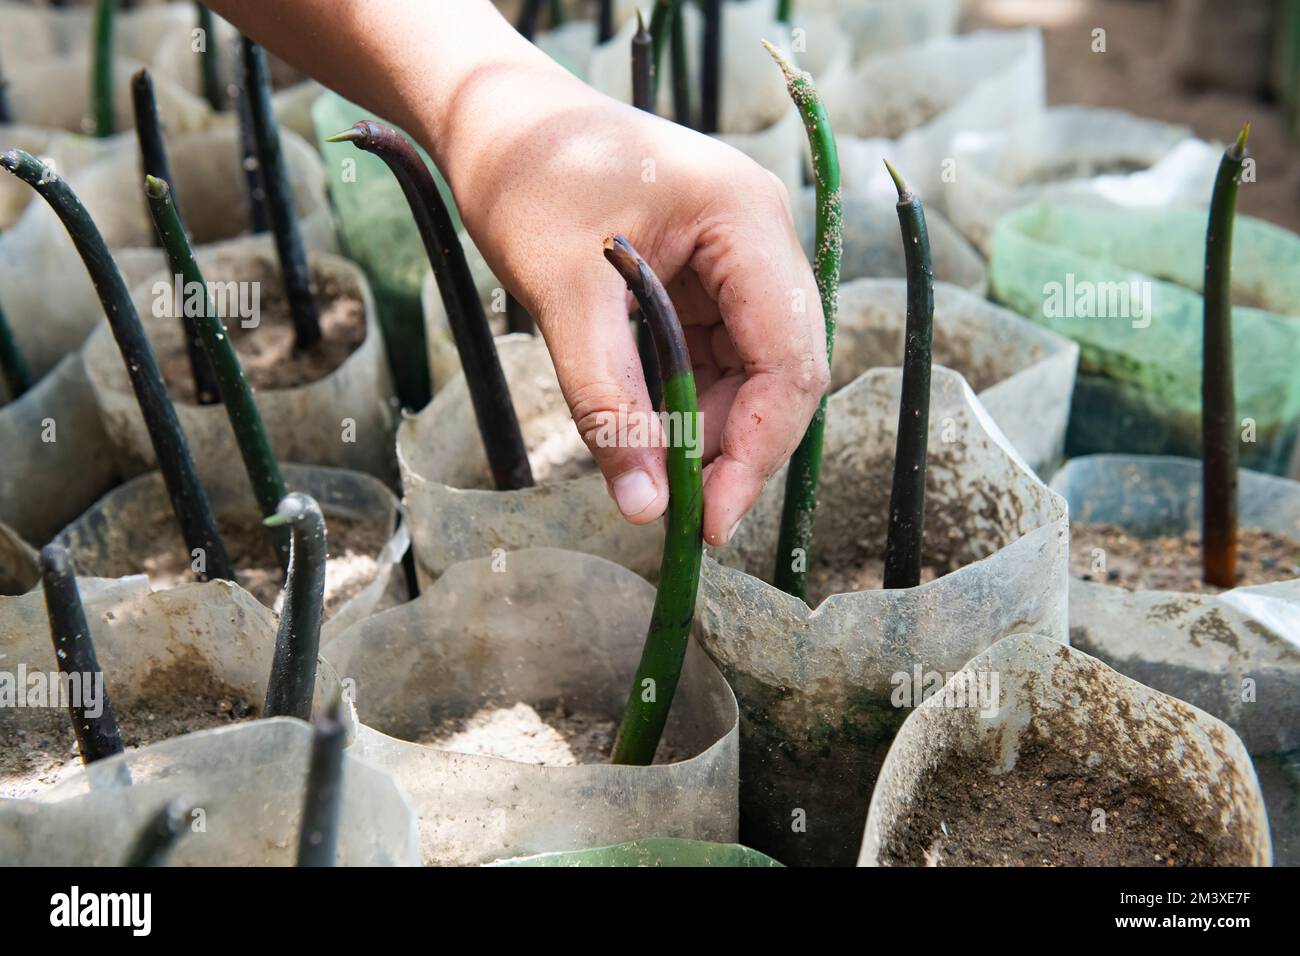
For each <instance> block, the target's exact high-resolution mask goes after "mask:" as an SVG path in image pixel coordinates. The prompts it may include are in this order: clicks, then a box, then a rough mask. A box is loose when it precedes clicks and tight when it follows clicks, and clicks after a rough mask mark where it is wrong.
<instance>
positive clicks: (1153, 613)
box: [1052, 455, 1300, 866]
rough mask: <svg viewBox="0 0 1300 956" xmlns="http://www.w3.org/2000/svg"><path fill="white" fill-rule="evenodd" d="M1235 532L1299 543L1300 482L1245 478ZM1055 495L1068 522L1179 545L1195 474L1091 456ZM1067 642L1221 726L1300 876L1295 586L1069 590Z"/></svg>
mask: <svg viewBox="0 0 1300 956" xmlns="http://www.w3.org/2000/svg"><path fill="white" fill-rule="evenodd" d="M1239 481H1240V494H1239V509H1240V511H1239V515H1238V524H1239V526H1240V527H1241V528H1261V529H1263V530H1266V531H1272V532H1274V533H1276V534H1281V535H1285V536H1287V537H1290V538H1292V539H1294V540H1300V483H1297V482H1294V481H1290V480H1288V479H1286V478H1278V477H1276V476H1274V475H1264V474H1260V473H1259V472H1254V471H1245V470H1243V471H1242V472H1241V473H1240V476H1239ZM1052 487H1053V488H1054V489H1055V490H1056V491H1058V492H1059V493H1060V494H1061V495H1062V496H1064V497H1065V499H1066V501H1068V502H1069V505H1070V514H1071V516H1072V518H1073V519H1074V521H1076V522H1087V523H1098V524H1117V525H1120V526H1122V527H1124V528H1125V529H1127V530H1129V531H1131V532H1132V533H1133V534H1135V535H1138V536H1146V535H1181V534H1182V533H1184V532H1186V531H1189V530H1195V529H1198V528H1199V527H1200V522H1201V464H1200V462H1199V461H1193V460H1191V459H1186V458H1158V457H1144V456H1129V455H1088V456H1085V457H1083V458H1076V459H1074V460H1073V461H1071V462H1069V463H1068V464H1067V465H1066V466H1065V467H1064V468H1063V469H1062V470H1061V471H1059V472H1058V473H1057V475H1056V477H1055V478H1053V479H1052ZM1070 641H1071V643H1072V644H1074V645H1075V646H1077V647H1078V648H1080V649H1081V650H1083V651H1086V652H1087V653H1089V654H1093V655H1095V656H1096V657H1098V658H1100V659H1101V660H1103V661H1105V662H1106V663H1107V664H1109V665H1110V666H1111V667H1114V668H1115V669H1116V670H1118V671H1120V672H1121V673H1123V674H1125V675H1127V676H1129V677H1132V678H1133V679H1134V680H1138V681H1141V682H1142V683H1143V684H1147V685H1149V686H1151V687H1154V688H1155V689H1156V690H1160V691H1163V692H1165V693H1167V694H1171V695H1173V696H1174V697H1178V698H1180V699H1182V700H1185V701H1187V702H1188V703H1190V704H1193V705H1195V706H1196V707H1200V708H1201V709H1203V710H1205V711H1208V712H1209V713H1211V714H1213V715H1214V716H1215V717H1218V718H1219V719H1221V720H1223V721H1224V722H1226V723H1228V724H1230V725H1231V726H1232V728H1233V730H1235V731H1236V732H1237V733H1238V734H1240V735H1241V739H1242V742H1243V743H1244V744H1245V745H1246V748H1247V749H1248V750H1249V751H1250V753H1251V755H1252V756H1253V757H1254V758H1255V762H1256V765H1257V766H1258V767H1259V768H1260V780H1261V783H1262V784H1263V787H1264V799H1265V801H1266V802H1267V804H1268V807H1269V817H1270V821H1271V823H1272V828H1273V850H1274V853H1275V855H1276V860H1277V862H1278V863H1279V864H1280V865H1287V866H1294V865H1300V814H1297V811H1296V807H1297V805H1300V777H1296V776H1294V775H1293V776H1291V777H1290V779H1288V777H1287V774H1286V773H1285V768H1286V767H1287V765H1288V761H1291V762H1294V761H1295V759H1296V757H1297V756H1298V755H1300V651H1297V648H1300V581H1284V582H1280V583H1275V584H1263V585H1257V586H1254V587H1239V588H1234V589H1232V590H1230V591H1226V592H1224V593H1222V594H1192V593H1176V592H1170V591H1148V590H1141V591H1129V590H1127V589H1125V588H1122V587H1117V586H1113V585H1107V584H1101V583H1097V582H1093V581H1084V580H1081V579H1073V580H1071V581H1070Z"/></svg>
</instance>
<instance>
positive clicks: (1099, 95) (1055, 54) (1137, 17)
mask: <svg viewBox="0 0 1300 956" xmlns="http://www.w3.org/2000/svg"><path fill="white" fill-rule="evenodd" d="M1220 2H1221V0H1220ZM1176 6H1177V3H1176V0H1070V2H1064V0H1062V2H1058V3H1050V4H1049V3H1041V2H1037V0H972V2H971V3H969V4H968V5H967V13H966V15H965V16H964V17H963V20H962V29H963V30H973V29H980V28H989V27H993V28H1004V29H1005V28H1012V27H1021V26H1038V27H1041V28H1042V30H1043V44H1044V56H1045V58H1046V61H1047V102H1048V103H1049V104H1050V105H1052V106H1057V105H1063V104H1078V105H1081V106H1107V107H1113V108H1116V109H1123V110H1128V111H1129V112H1131V113H1136V114H1138V115H1139V116H1146V117H1150V118H1151V119H1157V120H1163V121H1164V122H1166V123H1179V124H1183V125H1185V126H1189V127H1191V129H1192V131H1193V132H1194V133H1195V134H1196V135H1197V136H1199V137H1200V138H1201V139H1204V140H1208V141H1209V142H1216V141H1217V142H1221V143H1226V142H1227V141H1229V140H1231V139H1233V138H1235V136H1236V133H1237V131H1238V130H1239V129H1241V124H1242V123H1243V122H1245V121H1247V120H1249V121H1250V123H1251V127H1250V152H1251V155H1253V156H1254V157H1255V160H1256V162H1257V163H1258V169H1259V176H1258V179H1257V180H1256V182H1253V183H1250V184H1248V185H1247V186H1246V187H1244V188H1242V190H1241V194H1240V196H1239V197H1238V200H1237V208H1238V209H1239V210H1240V211H1241V212H1243V213H1245V214H1246V215H1249V216H1257V217H1259V218H1260V219H1266V220H1268V221H1269V222H1274V223H1277V224H1278V225H1281V226H1285V227H1286V228H1287V229H1290V230H1292V231H1293V232H1294V231H1300V202H1297V199H1300V162H1296V158H1295V157H1296V152H1295V151H1296V147H1295V145H1294V144H1292V143H1289V142H1288V140H1287V138H1286V134H1285V124H1284V122H1283V119H1282V112H1281V110H1280V109H1278V107H1277V106H1276V105H1275V104H1273V103H1269V102H1266V101H1264V100H1262V99H1260V98H1258V97H1255V96H1250V95H1247V94H1244V93H1236V92H1229V91H1224V90H1217V89H1195V88H1190V87H1188V86H1185V85H1184V84H1183V83H1182V82H1181V80H1180V79H1179V77H1178V72H1177V69H1176V66H1177V64H1176V62H1175V58H1176V49H1175V45H1176V36H1177V30H1176V29H1175V23H1176V20H1177V18H1176V17H1175V8H1176ZM1097 28H1101V29H1104V30H1105V31H1106V52H1104V53H1094V52H1092V42H1093V39H1092V31H1093V30H1094V29H1097ZM1242 55H1243V56H1244V57H1247V58H1249V59H1251V60H1252V61H1253V59H1254V57H1253V54H1252V53H1251V52H1250V51H1242ZM1253 65H1254V64H1253V62H1252V63H1249V64H1243V70H1245V69H1249V68H1250V67H1252V66H1253ZM1207 201H1208V197H1207Z"/></svg>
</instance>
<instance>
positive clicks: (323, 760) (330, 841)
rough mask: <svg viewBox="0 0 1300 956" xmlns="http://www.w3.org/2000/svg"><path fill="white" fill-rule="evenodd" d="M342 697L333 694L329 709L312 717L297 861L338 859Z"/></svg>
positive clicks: (308, 863)
mask: <svg viewBox="0 0 1300 956" xmlns="http://www.w3.org/2000/svg"><path fill="white" fill-rule="evenodd" d="M341 707H342V701H341V700H340V699H339V698H338V697H336V698H334V701H333V703H331V704H330V709H329V713H327V714H326V715H325V716H324V717H322V718H321V719H320V720H318V721H316V724H315V727H314V728H313V731H312V738H311V763H310V764H309V765H308V768H307V786H306V788H305V793H304V796H303V806H302V823H301V825H300V828H299V830H298V865H299V866H333V865H334V864H335V863H336V862H337V859H338V842H339V811H340V809H341V806H342V803H343V747H344V745H345V744H346V743H347V734H346V733H345V732H344V730H343V723H342V721H340V720H339V710H340V708H341Z"/></svg>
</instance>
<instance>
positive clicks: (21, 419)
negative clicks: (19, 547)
mask: <svg viewBox="0 0 1300 956" xmlns="http://www.w3.org/2000/svg"><path fill="white" fill-rule="evenodd" d="M0 448H4V449H5V466H4V468H3V469H0V521H3V522H5V523H7V524H9V525H11V526H12V527H13V528H14V530H16V531H17V532H18V533H19V534H21V535H22V536H23V537H25V538H27V539H28V540H30V541H33V542H35V543H38V544H44V543H45V542H46V541H48V540H49V539H50V538H51V537H52V536H53V535H54V534H56V533H57V532H58V530H59V529H60V528H62V527H63V526H64V525H66V524H67V523H68V522H69V521H71V520H72V519H73V518H75V517H76V516H77V515H79V514H81V512H83V511H85V510H86V508H88V507H89V506H90V505H91V504H93V503H94V502H95V500H96V499H98V498H99V496H100V495H102V494H103V493H104V492H106V491H107V490H108V489H109V488H110V487H112V486H113V484H114V482H116V480H117V469H116V468H115V467H114V465H113V455H112V446H111V445H110V444H109V441H108V436H107V435H105V433H104V423H103V422H102V421H101V420H100V417H99V408H98V406H97V405H96V404H95V394H94V392H93V391H92V390H91V387H90V382H89V380H88V379H87V377H86V369H85V366H84V365H83V363H82V360H81V355H80V354H74V355H69V356H67V357H66V358H64V359H63V360H62V361H61V362H59V364H58V365H56V366H55V367H54V369H53V371H51V372H50V373H49V374H47V375H46V376H45V377H44V378H42V379H41V380H40V381H39V382H37V383H36V385H34V386H33V387H32V388H31V389H30V390H28V391H27V392H24V393H23V394H22V395H21V396H20V397H19V398H18V399H17V401H13V402H9V403H8V404H5V405H0Z"/></svg>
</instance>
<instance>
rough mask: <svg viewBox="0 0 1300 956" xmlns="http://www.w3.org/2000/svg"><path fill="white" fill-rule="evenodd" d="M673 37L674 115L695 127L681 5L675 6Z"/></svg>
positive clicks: (682, 121)
mask: <svg viewBox="0 0 1300 956" xmlns="http://www.w3.org/2000/svg"><path fill="white" fill-rule="evenodd" d="M670 29H671V30H672V39H671V42H670V44H669V46H670V50H669V55H670V57H671V60H672V74H673V116H674V117H675V118H676V120H677V122H678V123H679V124H680V125H682V126H685V127H687V128H688V129H689V128H693V127H694V122H693V121H692V119H691V71H690V66H689V63H688V61H687V58H686V17H685V16H684V15H683V14H682V10H681V7H680V6H676V7H674V8H673V22H672V27H671V28H670Z"/></svg>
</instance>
